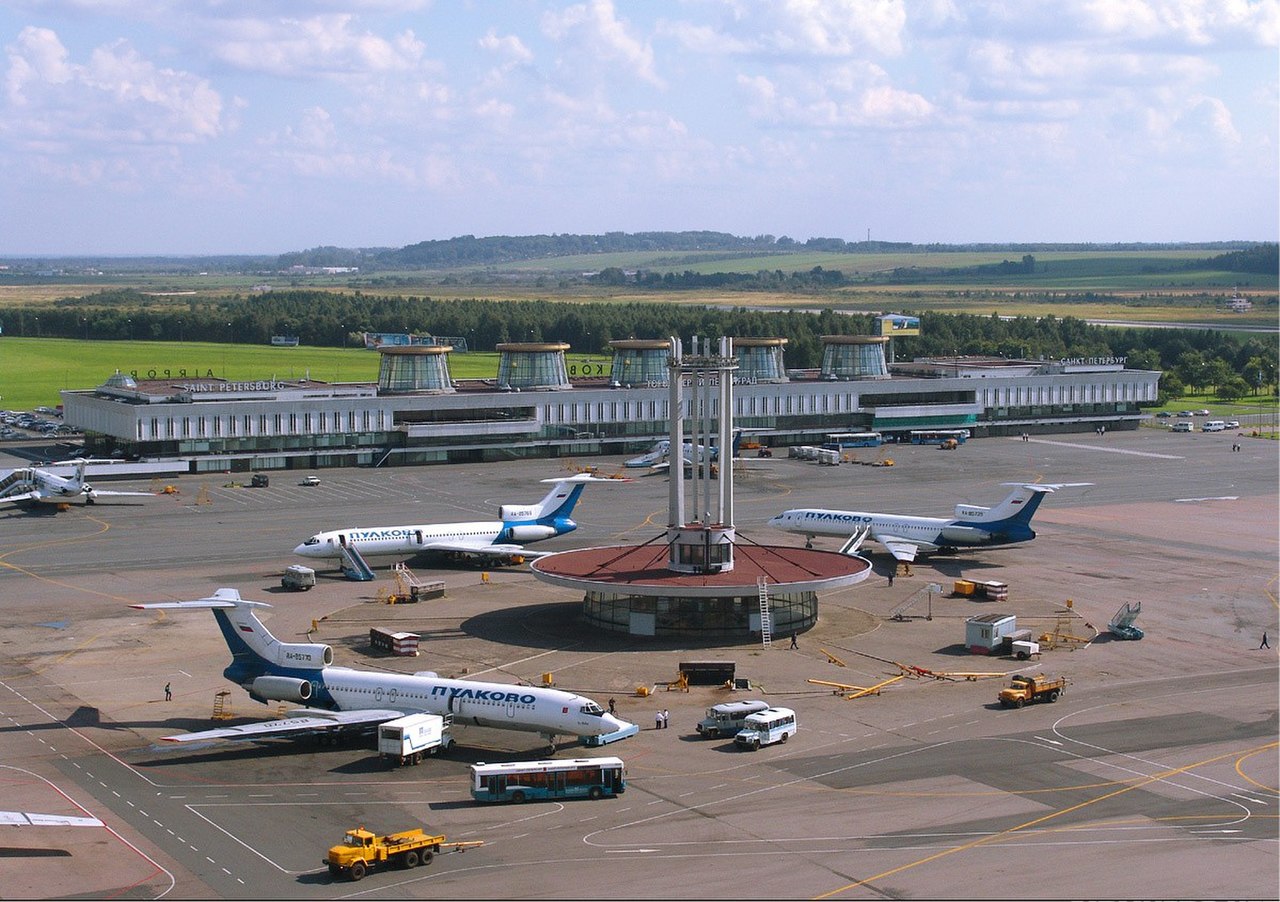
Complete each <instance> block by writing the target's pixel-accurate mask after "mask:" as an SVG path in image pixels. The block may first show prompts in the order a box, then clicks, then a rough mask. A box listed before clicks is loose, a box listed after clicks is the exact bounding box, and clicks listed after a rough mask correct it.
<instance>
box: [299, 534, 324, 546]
mask: <svg viewBox="0 0 1280 902" xmlns="http://www.w3.org/2000/svg"><path fill="white" fill-rule="evenodd" d="M302 544H303V545H319V544H320V537H319V536H312V537H311V538H309V539H307V540H306V541H305V542H303V543H302Z"/></svg>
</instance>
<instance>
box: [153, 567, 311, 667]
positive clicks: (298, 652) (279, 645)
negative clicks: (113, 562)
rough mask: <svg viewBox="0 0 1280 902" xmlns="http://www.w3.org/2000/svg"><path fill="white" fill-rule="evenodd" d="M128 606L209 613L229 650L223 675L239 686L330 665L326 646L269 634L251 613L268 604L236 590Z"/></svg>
mask: <svg viewBox="0 0 1280 902" xmlns="http://www.w3.org/2000/svg"><path fill="white" fill-rule="evenodd" d="M130 607H132V608H137V609H139V610H144V611H146V610H169V611H192V610H212V611H213V617H214V619H215V620H217V621H218V628H219V629H221V630H222V638H223V639H224V640H225V641H226V643H227V648H228V649H230V651H231V665H230V666H229V667H227V669H226V670H224V671H223V676H225V677H226V678H227V679H229V680H231V681H232V682H236V683H240V684H241V685H251V684H252V682H253V680H254V679H256V678H257V677H260V676H264V675H271V674H283V673H293V672H296V671H300V670H319V669H321V668H323V667H326V666H327V665H329V664H332V663H333V649H332V648H330V647H329V646H328V645H314V644H310V643H305V644H303V643H288V642H281V641H280V640H279V639H277V638H276V637H275V636H273V635H271V632H270V631H269V630H268V629H267V628H266V627H265V626H263V625H262V621H261V620H259V619H258V617H257V615H256V614H254V612H253V609H254V608H269V607H271V605H269V604H267V603H266V602H264V601H249V600H247V599H244V598H241V597H240V593H239V592H238V591H237V590H235V589H219V590H218V591H216V592H214V593H213V595H212V596H211V597H209V598H199V599H196V600H195V601H162V602H156V603H153V604H134V605H130Z"/></svg>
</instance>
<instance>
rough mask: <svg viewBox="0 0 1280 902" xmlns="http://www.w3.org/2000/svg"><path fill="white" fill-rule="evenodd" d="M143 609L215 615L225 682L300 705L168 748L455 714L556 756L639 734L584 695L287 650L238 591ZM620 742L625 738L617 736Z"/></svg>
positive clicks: (307, 647)
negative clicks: (561, 739) (527, 738)
mask: <svg viewBox="0 0 1280 902" xmlns="http://www.w3.org/2000/svg"><path fill="white" fill-rule="evenodd" d="M130 607H132V608H137V609H139V610H166V611H168V610H212V611H213V616H214V619H215V620H217V622H218V626H219V628H221V630H222V637H223V639H225V640H226V643H227V647H228V648H229V649H230V650H231V664H230V665H228V666H227V668H226V669H225V670H223V671H222V675H223V676H224V677H226V678H227V679H228V680H230V681H231V682H233V683H236V684H237V685H239V686H242V687H243V688H244V689H246V690H248V692H249V697H250V698H252V699H254V700H255V701H258V702H262V703H263V704H268V703H270V702H272V701H281V702H292V703H301V704H304V705H306V706H307V707H305V708H299V709H295V710H294V711H292V712H290V714H289V716H288V717H286V718H284V719H283V720H270V721H263V722H261V723H255V724H245V725H241V726H235V727H225V728H221V729H213V730H203V731H201V732H197V733H183V734H179V735H177V736H165V737H162V738H163V739H164V740H165V741H168V742H204V741H206V740H217V739H227V740H233V741H234V740H258V739H263V738H270V737H277V736H299V735H307V734H315V733H339V732H342V731H344V730H367V729H371V728H374V727H376V726H377V725H378V724H382V723H385V722H387V721H389V720H395V719H396V718H399V717H404V716H405V715H407V714H438V715H441V716H445V715H452V717H453V725H454V726H455V727H457V726H463V725H465V726H478V727H491V728H493V729H498V730H516V731H521V732H528V733H538V734H540V735H541V736H542V737H543V738H544V739H546V740H547V742H548V743H549V744H550V745H551V747H552V750H554V746H555V740H556V737H557V736H577V737H579V738H582V739H586V738H588V737H598V736H607V735H609V734H612V733H619V732H620V731H624V730H625V731H628V732H627V735H630V734H631V733H632V732H633V731H634V730H636V729H637V728H636V726H635V725H634V724H629V723H627V722H626V721H622V720H618V719H617V718H616V717H614V716H613V715H611V714H609V713H608V712H607V711H605V710H603V709H602V708H601V707H600V706H599V705H598V704H596V703H595V702H594V701H592V700H591V699H589V698H586V697H585V696H582V695H576V694H574V693H572V692H566V691H564V690H562V689H552V688H549V687H539V686H521V685H514V684H508V683H481V682H478V681H472V680H453V679H447V678H445V677H440V676H437V675H436V674H435V673H433V672H431V671H420V672H418V673H414V674H402V673H387V672H382V671H360V670H352V669H351V668H349V667H333V666H331V665H332V663H333V649H332V648H330V647H329V646H328V645H319V644H298V643H287V642H281V641H279V640H278V639H276V637H275V636H273V635H271V633H270V632H268V630H267V628H266V627H265V626H263V625H262V621H260V620H259V619H258V617H257V615H256V614H254V609H255V608H269V607H271V605H269V604H267V603H265V602H261V601H248V600H246V599H243V598H241V597H240V593H239V592H238V591H237V590H235V589H219V590H218V591H216V592H214V593H213V595H212V596H211V597H209V598H201V599H197V600H195V601H168V602H157V603H153V604H134V605H130ZM618 738H621V737H618Z"/></svg>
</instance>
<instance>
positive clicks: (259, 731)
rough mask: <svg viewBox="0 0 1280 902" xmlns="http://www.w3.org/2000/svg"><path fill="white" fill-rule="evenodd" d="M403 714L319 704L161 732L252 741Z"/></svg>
mask: <svg viewBox="0 0 1280 902" xmlns="http://www.w3.org/2000/svg"><path fill="white" fill-rule="evenodd" d="M397 717H404V712H403V711H393V710H391V709H390V708H373V709H369V710H364V711H325V710H322V709H319V708H297V709H295V710H294V711H291V712H289V716H288V717H286V718H284V719H283V720H264V721H262V722H260V723H246V724H241V725H240V726H238V727H221V728H218V729H215V730H201V731H200V732H198V733H180V734H178V735H177V736H161V737H160V738H161V739H162V740H164V741H165V742H208V741H210V740H213V739H225V740H227V741H228V742H253V741H256V740H258V739H270V738H273V737H279V736H284V737H288V736H300V735H302V734H304V733H322V732H326V731H330V730H342V729H345V728H348V727H359V726H376V725H377V724H380V723H386V722H387V721H388V720H395V719H396V718H397Z"/></svg>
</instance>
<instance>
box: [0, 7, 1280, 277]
mask: <svg viewBox="0 0 1280 902" xmlns="http://www.w3.org/2000/svg"><path fill="white" fill-rule="evenodd" d="M0 44H3V48H4V56H3V58H2V59H0V70H2V73H3V74H2V76H0V78H2V85H0V255H19V254H217V253H269V254H274V253H281V252H285V251H290V250H301V249H304V248H309V247H315V246H317V245H339V246H345V247H380V246H390V247H399V246H403V245H406V244H412V243H414V242H418V241H424V240H429V239H438V238H450V237H453V236H457V235H465V234H472V235H477V236H485V235H527V234H541V233H598V232H605V231H624V232H637V231H668V230H670V231H678V230H686V229H710V230H715V231H723V232H731V233H733V234H737V235H760V234H770V235H775V236H782V235H787V236H790V237H792V238H794V239H797V240H801V241H803V240H804V239H807V238H810V237H814V236H823V237H835V238H844V239H846V240H859V239H862V238H865V237H867V235H868V234H870V235H871V237H872V238H875V239H883V240H889V241H912V242H918V243H922V242H948V243H964V242H986V241H995V242H1006V241H1064V242H1082V241H1096V242H1115V241H1152V242H1159V241H1214V240H1230V239H1248V240H1269V241H1274V240H1276V239H1277V234H1278V232H1280V217H1278V207H1280V184H1278V180H1277V173H1278V171H1280V162H1278V160H1280V155H1278V151H1277V127H1278V126H1277V123H1278V122H1280V111H1278V104H1277V90H1278V89H1277V75H1278V70H1280V64H1278V61H1280V54H1278V52H1277V51H1278V46H1280V0H1058V2H1047V0H1000V2H995V0H992V2H984V0H971V2H970V0H762V2H747V0H685V2H675V0H669V2H627V0H585V2H551V0H494V2H478V0H477V2H463V0H345V2H344V0H5V3H4V4H3V5H0Z"/></svg>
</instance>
